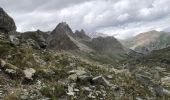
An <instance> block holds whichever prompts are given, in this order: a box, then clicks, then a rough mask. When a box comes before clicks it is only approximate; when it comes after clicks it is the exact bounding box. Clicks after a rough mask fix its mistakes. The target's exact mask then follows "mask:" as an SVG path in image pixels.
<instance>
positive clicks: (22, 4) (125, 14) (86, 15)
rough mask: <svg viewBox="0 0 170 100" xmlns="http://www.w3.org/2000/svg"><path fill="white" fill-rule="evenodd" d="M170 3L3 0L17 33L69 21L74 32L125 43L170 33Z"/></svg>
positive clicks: (166, 0)
mask: <svg viewBox="0 0 170 100" xmlns="http://www.w3.org/2000/svg"><path fill="white" fill-rule="evenodd" d="M169 4H170V0H140V1H139V0H50V1H48V0H4V1H0V5H1V6H2V7H3V8H4V9H6V10H7V12H8V13H9V14H10V15H11V16H12V17H13V18H14V20H15V21H16V24H17V27H18V31H28V30H36V29H41V30H44V31H48V30H52V29H54V28H55V26H56V25H57V24H58V23H59V22H61V21H66V22H67V23H68V24H70V26H71V28H73V30H75V29H81V28H83V29H85V30H86V31H87V32H103V33H105V34H108V35H113V36H115V37H117V38H120V39H124V38H128V37H131V36H134V35H136V34H137V33H139V32H144V31H149V30H165V31H169V30H170V29H169V27H170V26H169V25H168V24H169V23H168V22H170V6H169Z"/></svg>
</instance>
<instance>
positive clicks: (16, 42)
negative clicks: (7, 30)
mask: <svg viewBox="0 0 170 100" xmlns="http://www.w3.org/2000/svg"><path fill="white" fill-rule="evenodd" d="M9 39H10V42H11V44H13V45H19V43H20V41H19V39H18V38H17V37H16V35H9Z"/></svg>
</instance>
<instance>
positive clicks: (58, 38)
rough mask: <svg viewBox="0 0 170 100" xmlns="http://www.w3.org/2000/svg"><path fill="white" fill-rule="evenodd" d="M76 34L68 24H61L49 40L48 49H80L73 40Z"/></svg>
mask: <svg viewBox="0 0 170 100" xmlns="http://www.w3.org/2000/svg"><path fill="white" fill-rule="evenodd" d="M74 36H75V35H74V33H73V32H72V30H71V28H70V27H69V26H68V24H67V23H65V22H63V23H59V24H58V25H57V27H56V28H55V29H54V30H53V31H52V32H51V34H50V36H49V38H48V46H47V48H48V49H54V50H75V49H79V48H78V46H77V45H76V43H75V40H74V39H73V37H74Z"/></svg>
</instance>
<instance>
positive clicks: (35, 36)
mask: <svg viewBox="0 0 170 100" xmlns="http://www.w3.org/2000/svg"><path fill="white" fill-rule="evenodd" d="M48 36H49V32H42V31H40V30H37V31H32V32H25V33H22V34H21V37H22V39H24V40H28V39H32V40H34V41H35V42H37V44H38V45H39V46H40V47H41V48H46V47H47V38H48Z"/></svg>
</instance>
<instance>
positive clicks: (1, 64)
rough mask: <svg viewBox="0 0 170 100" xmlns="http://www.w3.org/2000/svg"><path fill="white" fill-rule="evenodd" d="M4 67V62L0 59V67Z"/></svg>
mask: <svg viewBox="0 0 170 100" xmlns="http://www.w3.org/2000/svg"><path fill="white" fill-rule="evenodd" d="M5 65H6V62H5V61H4V60H3V59H0V67H1V68H3V67H4V66H5Z"/></svg>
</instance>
